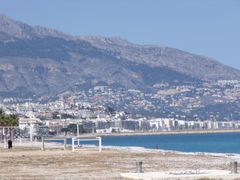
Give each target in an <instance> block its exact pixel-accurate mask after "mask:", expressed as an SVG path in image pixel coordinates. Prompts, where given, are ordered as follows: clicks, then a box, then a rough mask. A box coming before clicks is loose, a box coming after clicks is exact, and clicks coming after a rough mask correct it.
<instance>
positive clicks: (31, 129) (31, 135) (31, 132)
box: [29, 124, 33, 142]
mask: <svg viewBox="0 0 240 180" xmlns="http://www.w3.org/2000/svg"><path fill="white" fill-rule="evenodd" d="M29 135H30V141H31V142H32V141H33V126H32V124H30V130H29Z"/></svg>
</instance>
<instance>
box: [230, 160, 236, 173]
mask: <svg viewBox="0 0 240 180" xmlns="http://www.w3.org/2000/svg"><path fill="white" fill-rule="evenodd" d="M230 166H231V173H232V174H237V167H238V163H237V161H233V162H231V163H230Z"/></svg>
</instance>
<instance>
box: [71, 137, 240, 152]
mask: <svg viewBox="0 0 240 180" xmlns="http://www.w3.org/2000/svg"><path fill="white" fill-rule="evenodd" d="M68 143H69V144H70V143H71V140H70V139H69V140H68ZM81 144H86V145H90V144H91V145H92V144H95V145H97V144H96V143H94V142H81ZM102 145H103V146H116V147H142V148H146V149H161V150H167V151H180V152H206V153H237V154H240V132H231V133H229V132H228V133H208V134H206V133H205V134H167V135H166V134H158V135H136V136H135V135H131V136H103V137H102Z"/></svg>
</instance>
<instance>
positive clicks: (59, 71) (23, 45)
mask: <svg viewBox="0 0 240 180" xmlns="http://www.w3.org/2000/svg"><path fill="white" fill-rule="evenodd" d="M221 79H236V80H240V71H239V70H237V69H234V68H231V67H228V66H226V65H223V64H221V63H219V62H218V61H216V60H214V59H212V58H208V57H203V56H200V55H194V54H191V53H188V52H185V51H181V50H178V49H174V48H170V47H163V46H154V45H138V44H133V43H130V42H128V41H126V40H123V39H121V38H108V37H99V36H71V35H67V34H64V33H62V32H60V31H57V30H53V29H48V28H45V27H39V26H30V25H27V24H25V23H22V22H19V21H16V20H13V19H11V18H9V17H7V16H5V15H0V84H1V86H0V95H1V96H20V97H21V96H32V95H35V96H43V95H51V96H54V95H57V94H59V93H62V92H64V91H68V90H72V89H75V90H76V89H79V90H81V89H82V88H86V87H93V86H96V85H108V86H120V87H125V88H131V89H139V90H142V91H151V89H152V87H153V86H154V84H158V83H162V82H178V83H201V82H212V81H216V80H221Z"/></svg>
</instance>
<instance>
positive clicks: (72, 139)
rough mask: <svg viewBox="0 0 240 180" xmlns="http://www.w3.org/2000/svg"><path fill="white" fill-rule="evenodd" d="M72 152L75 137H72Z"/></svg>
mask: <svg viewBox="0 0 240 180" xmlns="http://www.w3.org/2000/svg"><path fill="white" fill-rule="evenodd" d="M72 152H74V137H72Z"/></svg>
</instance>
